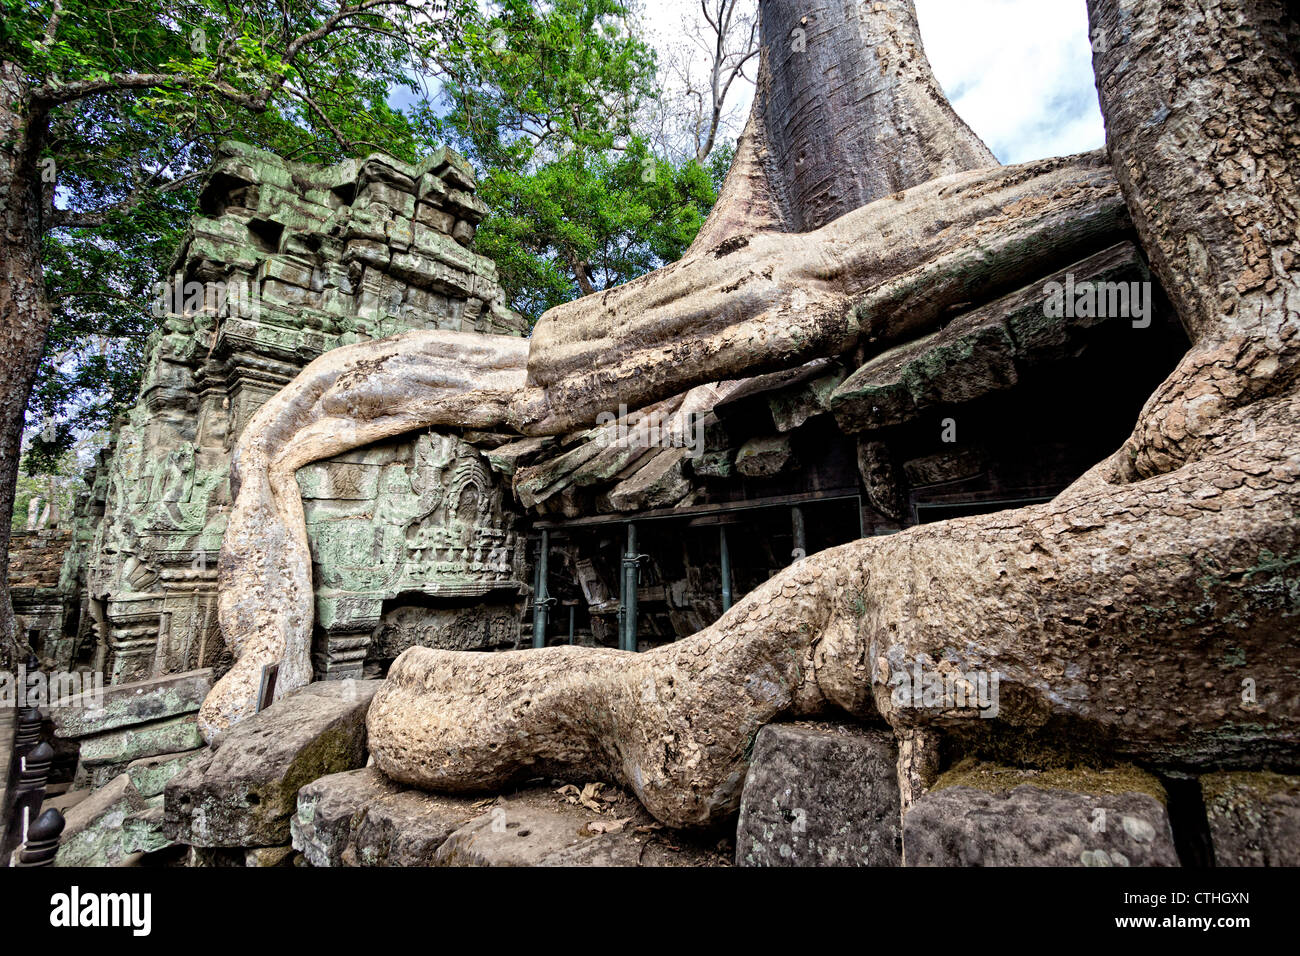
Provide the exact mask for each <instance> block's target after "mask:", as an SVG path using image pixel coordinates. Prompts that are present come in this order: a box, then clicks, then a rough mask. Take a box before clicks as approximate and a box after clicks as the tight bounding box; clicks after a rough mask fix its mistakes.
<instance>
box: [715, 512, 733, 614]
mask: <svg viewBox="0 0 1300 956" xmlns="http://www.w3.org/2000/svg"><path fill="white" fill-rule="evenodd" d="M718 548H719V550H720V551H721V552H722V613H723V614H726V613H727V612H728V611H730V610H731V546H730V545H728V544H727V526H726V525H725V524H723V525H718Z"/></svg>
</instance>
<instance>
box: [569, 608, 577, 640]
mask: <svg viewBox="0 0 1300 956" xmlns="http://www.w3.org/2000/svg"><path fill="white" fill-rule="evenodd" d="M577 610H578V608H577V607H576V606H575V605H573V604H570V605H569V643H570V644H572V643H573V614H574V612H575V611H577Z"/></svg>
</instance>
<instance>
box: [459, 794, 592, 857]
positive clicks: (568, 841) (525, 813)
mask: <svg viewBox="0 0 1300 956" xmlns="http://www.w3.org/2000/svg"><path fill="white" fill-rule="evenodd" d="M591 836H594V835H591ZM585 838H587V837H584V834H583V830H582V825H581V824H580V823H579V821H577V820H575V819H574V816H573V815H572V814H570V813H565V812H563V811H559V810H546V809H541V808H537V807H527V806H525V807H512V806H511V805H510V804H509V803H506V804H505V805H504V806H501V805H499V806H498V807H495V808H493V812H490V813H485V814H483V815H481V816H479V817H477V818H476V819H474V820H472V821H470V822H469V823H467V824H465V825H464V826H462V827H460V828H459V829H457V830H456V831H455V832H453V833H451V834H450V835H449V836H448V837H447V839H446V840H445V841H444V842H443V843H442V844H441V845H440V846H439V847H438V850H437V852H436V853H435V854H434V865H435V866H539V865H540V864H541V863H542V862H543V861H545V860H546V859H547V857H549V856H551V855H552V854H555V853H559V852H562V851H564V850H567V849H569V848H570V847H573V846H576V845H577V844H579V843H580V842H582V840H583V839H585Z"/></svg>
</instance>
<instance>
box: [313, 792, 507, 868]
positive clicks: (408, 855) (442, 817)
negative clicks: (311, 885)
mask: <svg viewBox="0 0 1300 956" xmlns="http://www.w3.org/2000/svg"><path fill="white" fill-rule="evenodd" d="M474 802H475V800H474V799H472V798H463V797H448V796H442V795H437V794H430V793H424V792H423V791H420V790H413V789H410V788H408V787H404V786H402V785H400V784H397V783H394V782H393V781H391V780H389V779H388V778H387V777H385V776H384V775H383V774H382V773H380V772H379V771H378V770H377V769H375V768H374V767H366V768H364V769H362V770H353V771H349V772H347V773H336V774H331V775H329V776H328V777H321V778H320V779H319V780H316V781H314V782H312V783H309V784H308V785H307V786H305V787H303V788H302V790H300V791H299V792H298V810H297V813H296V814H295V815H294V817H293V820H292V821H291V831H292V834H293V846H294V848H295V849H296V850H298V851H300V852H301V853H302V855H303V856H304V857H305V858H306V860H307V862H308V863H310V864H311V865H312V866H326V867H328V866H429V865H431V864H432V862H433V856H434V853H435V852H436V851H437V849H438V847H440V846H441V845H442V843H443V841H445V840H446V839H447V837H449V836H450V835H451V834H452V833H453V832H455V831H456V830H457V829H459V828H460V827H461V826H463V825H464V824H465V823H466V822H467V821H469V820H472V819H473V818H474V817H476V816H478V815H479V814H480V813H481V812H482V809H481V808H477V809H476V808H475V807H474Z"/></svg>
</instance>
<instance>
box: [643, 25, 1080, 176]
mask: <svg viewBox="0 0 1300 956" xmlns="http://www.w3.org/2000/svg"><path fill="white" fill-rule="evenodd" d="M698 7H699V5H698V3H697V2H696V0H667V2H664V0H648V2H647V3H646V5H645V7H644V15H645V20H646V26H647V27H648V28H649V33H650V39H651V42H652V43H654V44H655V45H656V46H657V47H659V49H661V50H666V49H668V48H669V46H670V45H671V46H675V47H676V48H678V49H681V48H682V47H684V46H685V45H686V44H688V43H689V41H688V40H687V38H686V35H685V31H686V29H687V26H686V25H687V24H688V23H690V22H691V21H693V20H694V18H695V11H696V10H698ZM916 7H917V16H918V17H919V18H920V22H921V40H922V42H923V43H924V44H925V50H926V54H927V55H928V56H929V59H930V64H931V65H932V66H933V67H934V72H935V75H936V76H937V77H938V79H939V82H940V84H941V85H942V86H943V88H944V92H946V93H947V94H948V98H949V99H950V100H952V103H953V106H954V108H955V109H956V110H957V112H958V114H959V115H960V116H961V117H962V119H964V120H966V122H967V123H969V124H970V125H971V128H972V129H974V130H975V132H976V133H977V134H979V136H980V137H981V138H982V139H983V140H984V142H985V143H987V144H988V146H989V148H990V149H992V150H993V153H994V155H996V156H997V157H998V159H999V160H1001V161H1002V162H1004V163H1018V162H1024V161H1026V160H1030V159H1040V158H1042V157H1045V156H1063V155H1068V154H1070V153H1079V152H1084V151H1085V150H1090V149H1096V148H1098V147H1100V146H1102V145H1103V144H1104V143H1105V131H1104V128H1103V126H1102V121H1101V110H1100V108H1099V107H1098V105H1097V91H1096V87H1095V86H1094V84H1093V74H1092V49H1091V47H1090V46H1089V43H1088V14H1087V9H1086V6H1085V3H1084V0H916ZM752 96H753V86H752V85H750V84H745V85H744V86H743V88H739V85H738V88H737V89H735V90H734V91H733V93H732V97H731V100H732V103H731V104H729V105H731V106H732V109H733V110H734V113H733V115H738V116H739V117H741V118H743V117H744V116H745V114H746V113H747V112H748V110H749V102H750V99H751V98H752Z"/></svg>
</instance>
